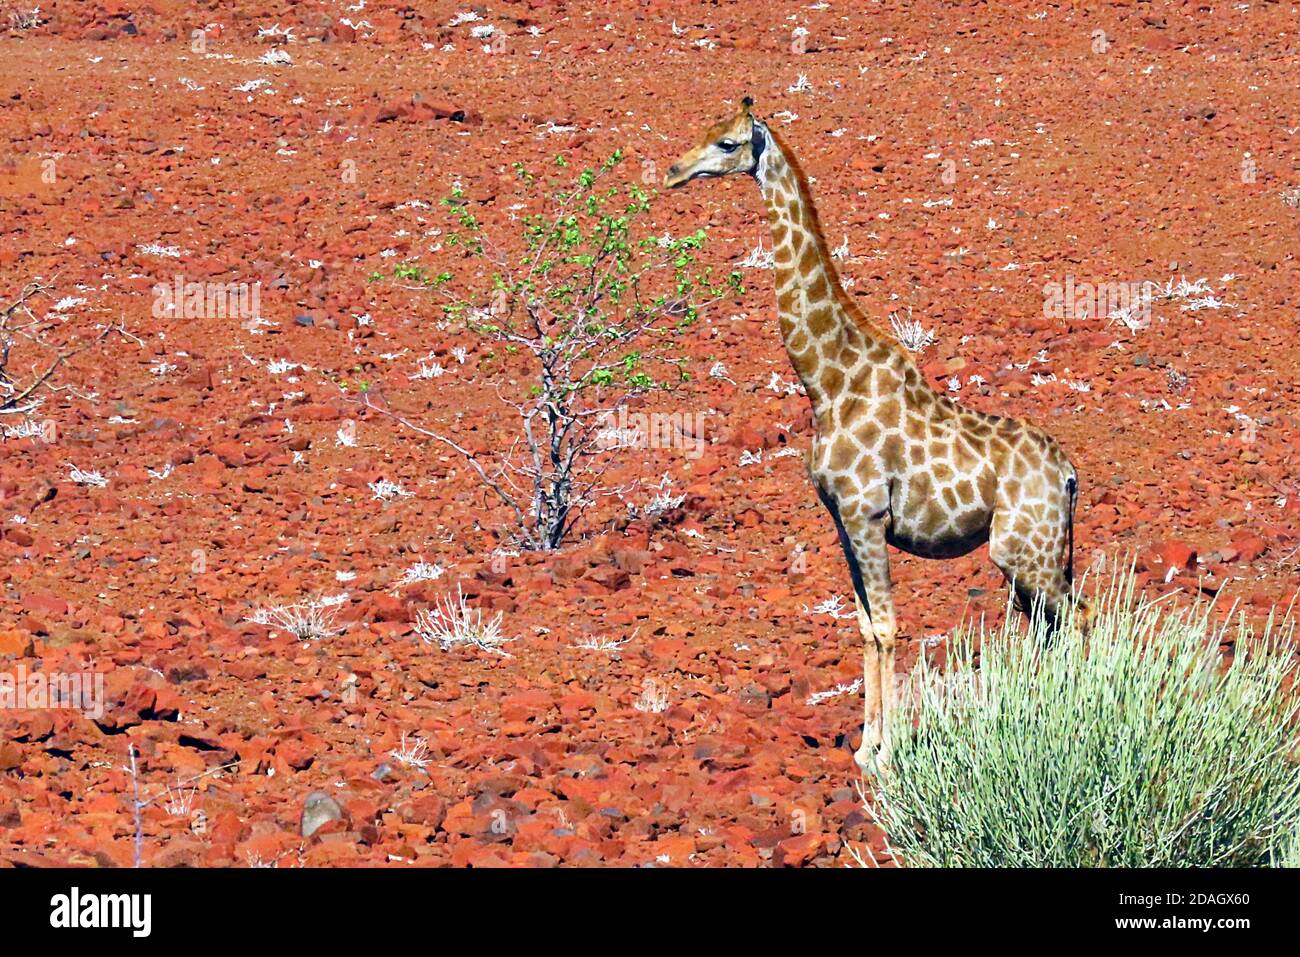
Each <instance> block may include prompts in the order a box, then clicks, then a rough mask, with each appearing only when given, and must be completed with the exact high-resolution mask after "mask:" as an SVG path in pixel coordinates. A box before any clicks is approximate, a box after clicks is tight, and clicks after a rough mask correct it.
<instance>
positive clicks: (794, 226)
mask: <svg viewBox="0 0 1300 957" xmlns="http://www.w3.org/2000/svg"><path fill="white" fill-rule="evenodd" d="M755 128H756V136H755V140H756V142H758V141H759V137H761V144H762V145H761V153H760V154H759V159H758V166H757V168H756V169H755V170H754V178H755V179H756V180H758V185H759V188H760V189H761V190H762V193H763V199H764V201H765V202H766V204H767V221H768V225H769V226H770V227H771V230H772V246H773V256H774V259H775V273H776V277H775V278H776V302H777V313H778V316H779V318H780V321H781V336H782V338H783V339H784V340H785V347H786V352H787V353H788V354H789V356H790V363H791V365H793V366H794V369H795V372H796V373H797V374H798V376H799V379H800V381H801V382H802V383H803V385H804V389H805V390H806V391H807V393H808V398H809V399H810V400H811V401H812V406H813V414H814V416H816V417H817V419H818V420H819V421H820V420H821V419H822V417H823V415H824V414H825V413H826V411H827V410H828V408H829V406H830V402H831V400H832V399H833V398H834V397H835V395H836V394H837V393H838V392H839V390H840V388H842V387H843V385H844V375H845V373H847V372H848V371H849V369H850V368H851V367H852V366H853V364H854V362H855V360H856V358H857V356H858V355H860V354H861V353H862V352H863V351H864V350H867V349H870V348H871V347H872V346H874V345H877V344H879V345H881V346H882V347H884V348H886V349H888V348H889V345H890V344H889V343H888V340H887V339H886V337H884V336H883V334H879V335H878V334H876V333H874V332H873V331H872V330H871V329H870V327H869V326H867V325H866V324H865V323H863V322H861V321H859V320H858V319H857V318H855V317H854V316H853V315H852V314H851V313H850V311H849V309H848V308H846V307H845V305H844V302H843V301H842V297H843V295H844V293H843V291H842V287H841V286H840V280H839V276H838V274H837V273H836V271H835V267H834V266H833V265H832V263H831V257H830V251H829V250H828V249H827V248H826V243H825V240H824V239H823V237H822V234H821V229H820V228H819V226H818V223H817V212H816V209H815V208H814V207H813V202H812V197H811V196H810V195H809V192H808V183H807V180H805V179H804V177H803V176H802V174H801V173H800V172H799V170H798V167H797V166H796V164H795V162H794V161H793V159H792V158H791V156H790V155H789V153H788V152H787V150H786V149H785V147H784V145H783V144H782V143H781V142H780V141H778V140H777V139H776V138H775V137H774V136H773V135H772V134H771V132H770V131H769V130H768V129H767V127H766V126H764V125H762V124H760V123H758V122H757V121H756V122H755Z"/></svg>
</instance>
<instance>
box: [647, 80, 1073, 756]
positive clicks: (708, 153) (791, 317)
mask: <svg viewBox="0 0 1300 957" xmlns="http://www.w3.org/2000/svg"><path fill="white" fill-rule="evenodd" d="M752 107H753V101H752V100H751V99H750V98H749V97H746V98H745V99H744V101H743V102H742V105H741V108H740V110H739V111H738V112H736V113H735V114H734V115H732V116H731V117H729V118H727V119H724V120H722V121H720V122H718V123H716V124H714V125H713V126H712V127H710V128H709V129H708V130H707V131H706V132H705V134H704V136H703V137H702V138H701V139H700V140H699V141H698V142H697V143H696V145H695V146H693V147H692V148H691V149H689V150H687V151H686V152H685V153H683V154H682V156H681V158H680V159H678V161H677V162H676V163H674V164H673V165H672V166H671V167H670V168H669V170H668V173H667V175H666V176H665V178H664V185H665V186H666V187H668V188H673V187H678V186H682V185H685V184H686V183H688V182H690V181H691V180H693V179H697V178H701V177H715V176H727V175H732V174H736V173H744V174H748V175H751V176H753V177H754V178H755V180H757V182H758V185H759V189H760V190H761V192H762V195H763V200H764V202H765V203H766V206H767V220H768V225H769V227H770V228H771V232H772V244H773V254H774V262H775V266H774V271H775V279H776V302H777V313H778V318H779V321H780V328H781V336H782V338H783V339H784V341H785V347H786V352H787V353H788V355H789V356H790V363H791V365H793V366H794V369H795V372H796V373H797V374H798V376H799V379H800V381H801V382H802V383H803V385H804V389H805V390H806V391H807V393H808V398H809V400H810V402H811V403H812V410H813V418H814V422H815V435H814V437H813V440H812V449H811V452H810V455H809V459H808V465H809V473H810V476H811V478H812V482H813V485H814V487H815V488H816V490H817V494H818V496H819V497H820V499H821V501H822V503H823V505H825V507H826V509H827V511H828V512H830V515H831V518H832V520H833V521H834V523H835V527H836V530H837V532H838V533H839V539H840V545H841V547H842V548H843V550H844V555H845V559H846V561H847V563H848V566H849V574H850V577H851V578H852V581H853V592H854V598H855V602H856V606H857V618H858V625H859V627H860V629H861V631H862V636H863V639H864V651H863V668H864V679H863V689H864V692H863V694H864V714H863V729H862V744H861V746H860V747H859V748H858V751H857V754H856V758H857V762H858V764H859V766H860V767H862V768H864V769H866V768H868V767H870V766H871V765H872V764H873V763H874V764H875V766H876V768H877V769H879V770H880V771H884V770H886V769H887V768H888V766H889V759H890V741H889V715H890V712H891V711H892V710H893V707H894V657H895V654H894V643H895V637H896V634H897V622H896V619H895V615H894V602H893V597H892V594H891V591H892V589H891V583H890V574H889V555H888V551H887V547H886V546H888V545H893V546H895V547H896V548H899V549H901V550H902V551H905V552H909V553H911V554H914V555H920V556H922V557H925V558H954V557H957V556H959V555H964V554H966V553H967V552H969V551H971V550H973V549H975V548H977V547H978V546H980V545H981V544H983V543H985V542H988V544H989V555H990V557H991V558H992V560H993V562H994V564H995V565H997V567H998V568H999V569H1001V571H1002V573H1003V574H1004V575H1005V576H1006V577H1007V579H1008V580H1009V581H1010V582H1011V584H1012V586H1013V588H1014V590H1015V593H1016V596H1017V599H1018V602H1019V604H1020V606H1021V608H1023V609H1025V610H1026V611H1028V610H1030V609H1033V608H1038V609H1041V610H1042V612H1043V613H1044V614H1046V615H1048V616H1049V617H1050V618H1051V619H1053V620H1055V619H1056V618H1057V616H1058V615H1059V614H1060V613H1061V612H1062V611H1063V609H1064V608H1065V606H1066V605H1067V604H1068V603H1074V602H1078V601H1079V600H1078V599H1077V597H1076V596H1075V595H1074V593H1073V590H1072V577H1073V575H1072V566H1073V561H1074V554H1073V553H1074V527H1073V521H1074V507H1075V502H1076V499H1077V492H1078V477H1077V475H1076V473H1075V470H1074V467H1073V466H1072V465H1071V464H1070V461H1069V459H1067V458H1066V456H1065V453H1064V452H1062V451H1061V448H1060V446H1059V445H1058V444H1057V443H1056V441H1055V440H1054V439H1052V437H1051V436H1049V435H1048V434H1047V433H1046V432H1044V431H1042V430H1041V429H1039V428H1037V427H1035V426H1033V425H1031V424H1030V423H1027V422H1022V421H1017V420H1015V419H1009V418H1002V417H999V416H995V415H987V414H985V413H982V412H976V411H974V410H971V409H965V408H962V407H961V406H959V405H957V403H955V402H954V401H953V400H952V399H950V398H949V397H948V396H947V395H945V394H942V393H940V392H938V391H936V390H935V389H932V388H931V387H930V385H929V384H928V383H927V382H926V381H925V379H924V377H923V376H922V375H921V372H920V370H918V369H917V367H916V365H915V364H914V363H913V362H912V359H911V357H910V355H909V354H908V352H907V350H906V349H905V348H903V346H902V345H900V344H899V343H898V341H897V340H896V339H895V338H894V337H893V336H891V335H889V334H888V333H886V332H884V331H883V330H881V329H879V328H878V327H876V326H875V325H874V324H873V323H872V322H871V321H870V320H869V319H868V318H867V317H866V316H865V315H864V314H863V313H862V311H861V310H860V309H859V308H858V306H857V304H856V303H855V302H853V300H852V299H851V298H850V297H849V296H848V295H847V294H846V293H845V292H844V289H843V286H842V285H841V284H840V280H839V276H838V274H837V272H836V270H835V266H834V263H833V262H832V259H831V255H830V251H829V249H828V247H827V243H826V240H825V237H824V236H823V234H822V230H821V227H820V225H819V222H818V219H817V212H816V209H815V208H814V207H813V202H812V196H811V193H810V191H809V187H808V181H807V178H806V177H805V176H804V175H803V172H802V171H801V170H800V168H799V166H798V164H797V163H796V162H795V160H794V157H793V155H792V154H791V152H790V150H789V148H788V147H787V146H786V144H785V143H784V142H783V141H782V139H781V137H779V136H778V135H777V134H775V133H773V132H772V130H771V129H770V128H769V127H768V126H767V124H765V123H764V122H762V120H760V119H758V118H756V117H755V116H753V114H752V112H751V109H752Z"/></svg>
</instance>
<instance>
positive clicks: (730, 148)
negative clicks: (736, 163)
mask: <svg viewBox="0 0 1300 957" xmlns="http://www.w3.org/2000/svg"><path fill="white" fill-rule="evenodd" d="M718 149H720V150H722V152H724V153H734V152H736V150H738V149H740V144H739V143H732V142H731V141H730V140H723V141H722V142H721V143H719V144H718Z"/></svg>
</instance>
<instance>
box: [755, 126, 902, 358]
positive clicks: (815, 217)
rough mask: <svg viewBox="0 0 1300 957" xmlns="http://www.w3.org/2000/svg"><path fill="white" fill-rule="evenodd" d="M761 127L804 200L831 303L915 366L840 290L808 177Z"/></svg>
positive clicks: (774, 136) (779, 139)
mask: <svg viewBox="0 0 1300 957" xmlns="http://www.w3.org/2000/svg"><path fill="white" fill-rule="evenodd" d="M763 128H764V129H765V130H766V131H767V135H768V136H770V137H772V141H773V142H774V143H776V145H777V147H778V148H779V149H780V150H781V155H782V156H783V157H784V158H785V161H786V164H787V165H788V166H789V167H790V170H791V172H793V173H794V178H795V181H796V182H797V183H798V184H799V189H800V191H801V192H802V193H803V195H804V198H805V200H806V202H805V203H804V209H805V210H807V211H808V218H809V220H810V221H811V223H812V234H813V242H814V243H815V244H816V247H817V254H818V255H819V256H821V259H822V263H823V265H824V266H825V268H826V275H827V276H829V277H830V280H831V295H833V296H834V297H835V301H836V302H837V303H839V305H840V307H841V308H842V309H843V310H844V311H845V312H846V313H847V314H848V315H849V316H850V318H852V319H853V321H854V322H856V323H857V324H858V326H859V327H860V328H862V329H863V330H864V331H866V332H868V333H870V334H871V335H872V336H874V337H877V338H880V339H883V340H884V341H885V342H888V343H890V344H893V345H894V346H895V347H896V348H897V350H898V352H899V353H900V354H901V355H902V356H903V358H905V359H906V360H907V361H908V362H909V363H911V364H912V365H913V366H915V365H916V363H915V362H914V361H913V359H912V356H911V354H910V353H909V352H908V351H907V350H906V349H904V348H903V347H902V345H901V344H898V340H897V339H896V337H895V336H894V335H893V334H891V333H888V332H886V331H885V330H883V329H881V328H880V326H878V325H876V324H875V323H874V322H872V321H871V319H870V318H868V316H867V314H866V313H865V312H863V311H862V307H861V306H859V305H858V304H857V303H856V302H854V300H853V297H852V296H850V295H849V294H848V293H847V292H845V291H844V285H843V283H842V282H841V281H840V271H839V269H838V268H837V267H836V265H835V260H834V258H833V257H832V256H831V254H830V245H829V244H828V243H827V241H826V233H825V231H823V229H822V222H821V214H820V213H819V212H818V211H817V203H816V202H815V201H814V200H813V193H812V187H811V186H810V185H809V183H808V176H807V174H805V173H804V171H803V167H802V166H800V165H799V161H798V160H797V159H795V156H794V153H793V152H792V151H791V150H790V148H789V146H788V145H786V142H785V140H784V139H783V138H782V137H781V136H780V134H778V133H777V132H776V131H775V130H773V129H772V128H771V127H769V126H768V125H767V124H766V123H764V124H763Z"/></svg>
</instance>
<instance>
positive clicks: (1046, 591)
mask: <svg viewBox="0 0 1300 957" xmlns="http://www.w3.org/2000/svg"><path fill="white" fill-rule="evenodd" d="M1037 511H1038V509H1035V510H1034V512H1035V513H1036V512H1037ZM1064 517H1065V516H1064V515H1061V516H1059V517H1058V516H1055V515H1048V516H1040V515H1037V514H1030V513H1029V511H1028V510H1024V511H1019V512H1012V511H1004V510H1001V509H999V510H998V511H996V512H995V513H994V516H993V522H992V525H991V527H990V530H989V557H990V558H992V560H993V563H994V564H995V565H997V567H998V568H999V569H1000V570H1001V572H1002V574H1003V575H1005V576H1006V579H1007V581H1008V582H1010V583H1011V587H1012V589H1013V590H1014V592H1015V596H1016V606H1017V607H1018V608H1019V609H1020V610H1021V611H1022V612H1023V613H1024V614H1025V615H1026V616H1033V615H1036V614H1041V615H1043V616H1044V617H1045V618H1046V620H1047V627H1048V634H1049V635H1055V634H1056V631H1057V630H1058V628H1059V627H1060V622H1061V616H1062V614H1063V613H1064V612H1065V610H1066V606H1067V605H1069V604H1070V603H1071V602H1072V601H1073V600H1074V596H1073V590H1072V588H1071V584H1070V574H1069V569H1068V565H1067V562H1068V556H1067V555H1066V551H1067V547H1068V543H1067V537H1068V534H1069V532H1068V528H1067V527H1066V522H1065V521H1063V520H1062V519H1063V518H1064Z"/></svg>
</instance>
